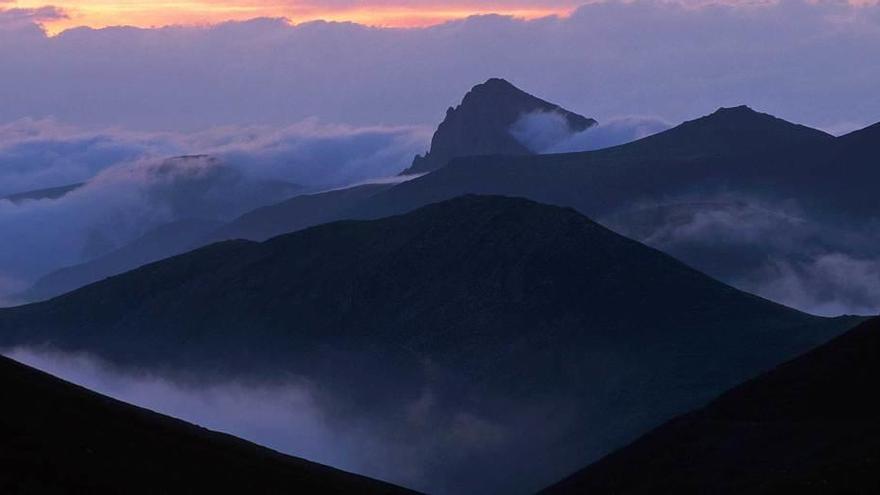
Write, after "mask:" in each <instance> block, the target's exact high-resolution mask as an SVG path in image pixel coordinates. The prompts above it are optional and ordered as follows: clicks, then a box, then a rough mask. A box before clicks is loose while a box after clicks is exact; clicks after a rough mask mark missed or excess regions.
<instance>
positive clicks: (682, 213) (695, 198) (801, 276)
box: [602, 193, 880, 316]
mask: <svg viewBox="0 0 880 495" xmlns="http://www.w3.org/2000/svg"><path fill="white" fill-rule="evenodd" d="M602 222H603V223H605V224H606V225H608V226H610V227H612V228H613V229H615V230H617V231H618V232H621V233H623V234H624V235H628V236H630V237H632V238H635V239H638V240H640V241H642V242H644V243H646V244H648V245H650V246H653V247H656V248H658V249H660V250H662V251H664V252H667V253H669V254H672V255H673V256H676V257H678V258H679V259H687V260H688V262H689V264H690V265H692V266H694V267H695V268H697V269H699V270H702V271H704V272H706V273H710V274H713V275H714V276H716V277H720V278H721V279H722V280H724V281H726V282H727V283H730V284H731V285H733V286H735V287H738V288H740V289H743V290H745V291H747V292H751V293H753V294H757V295H760V296H762V297H765V298H767V299H770V300H773V301H776V302H779V303H782V304H785V305H788V306H791V307H794V308H797V309H800V310H802V311H806V312H809V313H813V314H818V315H824V316H837V315H840V314H866V315H867V314H878V313H880V256H878V255H877V253H876V249H875V246H876V245H877V242H878V238H877V236H876V234H875V233H874V232H876V229H873V228H866V227H865V226H858V225H844V224H840V223H839V222H835V221H826V220H823V217H822V215H816V214H809V213H808V212H806V211H804V209H803V208H802V207H801V206H800V205H798V204H797V203H795V202H793V201H778V200H768V199H762V198H757V197H744V196H741V195H736V194H714V195H700V194H696V193H695V194H694V195H692V196H688V197H678V198H669V199H668V200H666V201H664V202H662V203H657V204H638V205H634V206H633V207H632V208H630V209H629V210H626V211H622V212H618V213H616V214H614V215H611V216H609V217H607V218H604V219H602Z"/></svg>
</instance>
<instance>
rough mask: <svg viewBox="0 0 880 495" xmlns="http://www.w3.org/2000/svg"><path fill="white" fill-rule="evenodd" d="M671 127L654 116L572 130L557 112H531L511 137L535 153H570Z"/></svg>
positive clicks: (521, 118) (511, 128)
mask: <svg viewBox="0 0 880 495" xmlns="http://www.w3.org/2000/svg"><path fill="white" fill-rule="evenodd" d="M671 127H672V124H670V123H668V122H666V121H664V120H662V119H660V118H657V117H639V116H629V117H617V118H612V119H610V120H609V121H607V122H599V123H598V124H597V125H594V126H592V127H589V128H587V129H585V130H583V131H574V130H572V129H571V128H570V127H569V126H568V121H567V120H566V118H565V116H564V115H562V114H560V113H558V112H532V113H527V114H525V115H522V116H520V118H519V119H517V121H516V122H514V123H513V125H511V127H510V134H511V135H513V137H515V138H516V139H517V141H519V142H520V143H522V144H523V145H525V146H526V148H528V149H529V150H531V151H532V152H534V153H539V154H545V153H570V152H578V151H592V150H598V149H602V148H610V147H612V146H617V145H621V144H626V143H629V142H632V141H636V140H638V139H642V138H644V137H648V136H650V135H652V134H657V133H658V132H662V131H665V130H667V129H669V128H671Z"/></svg>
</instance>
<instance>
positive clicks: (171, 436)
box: [0, 356, 413, 495]
mask: <svg viewBox="0 0 880 495" xmlns="http://www.w3.org/2000/svg"><path fill="white" fill-rule="evenodd" d="M0 390H2V391H3V407H2V409H0V438H2V439H3V441H2V442H0V459H2V468H0V493H22V494H25V493H71V494H73V493H82V494H85V493H88V494H94V495H104V494H107V495H109V494H119V493H130V494H137V495H141V494H152V493H167V494H187V493H265V494H268V493H368V494H376V495H378V494H405V493H413V492H410V491H408V490H405V489H403V488H399V487H395V486H393V485H389V484H387V483H382V482H379V481H374V480H371V479H368V478H364V477H362V476H357V475H353V474H349V473H346V472H343V471H339V470H336V469H332V468H329V467H327V466H322V465H320V464H315V463H312V462H308V461H305V460H303V459H298V458H295V457H289V456H286V455H281V454H279V453H277V452H274V451H271V450H269V449H264V448H262V447H258V446H256V445H254V444H251V443H248V442H245V441H243V440H239V439H237V438H235V437H232V436H229V435H224V434H220V433H214V432H212V431H209V430H206V429H204V428H200V427H198V426H195V425H191V424H188V423H185V422H183V421H178V420H176V419H172V418H169V417H167V416H162V415H161V414H156V413H153V412H150V411H147V410H146V409H141V408H138V407H134V406H131V405H128V404H125V403H122V402H119V401H116V400H113V399H110V398H108V397H104V396H101V395H98V394H95V393H92V392H89V391H88V390H86V389H83V388H80V387H77V386H75V385H72V384H70V383H66V382H63V381H61V380H58V379H56V378H53V377H52V376H49V375H47V374H45V373H41V372H39V371H36V370H34V369H31V368H28V367H26V366H23V365H21V364H18V363H16V362H15V361H12V360H10V359H7V358H5V357H2V356H0Z"/></svg>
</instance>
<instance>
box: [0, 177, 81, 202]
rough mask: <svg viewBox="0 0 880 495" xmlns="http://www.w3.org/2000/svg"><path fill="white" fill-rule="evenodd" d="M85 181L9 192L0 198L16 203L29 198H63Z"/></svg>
mask: <svg viewBox="0 0 880 495" xmlns="http://www.w3.org/2000/svg"><path fill="white" fill-rule="evenodd" d="M84 184H85V183H84V182H81V183H78V184H69V185H66V186H58V187H49V188H45V189H36V190H33V191H24V192H20V193H15V194H8V195H6V196H3V197H0V200H3V199H5V200H8V201H11V202H13V203H15V204H18V203H21V202H23V201H29V200H40V199H58V198H61V197H63V196H65V195H67V193H70V192H73V191H75V190H77V189H79V188H80V187H82V186H83V185H84Z"/></svg>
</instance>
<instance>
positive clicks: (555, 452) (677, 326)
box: [0, 196, 852, 493]
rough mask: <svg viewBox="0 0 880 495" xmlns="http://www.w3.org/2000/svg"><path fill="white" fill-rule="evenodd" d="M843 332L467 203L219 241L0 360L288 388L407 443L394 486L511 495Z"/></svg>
mask: <svg viewBox="0 0 880 495" xmlns="http://www.w3.org/2000/svg"><path fill="white" fill-rule="evenodd" d="M851 324H852V320H849V319H824V318H817V317H812V316H809V315H806V314H803V313H799V312H797V311H794V310H792V309H789V308H785V307H782V306H779V305H777V304H774V303H771V302H769V301H766V300H763V299H760V298H758V297H755V296H752V295H749V294H746V293H743V292H740V291H738V290H735V289H733V288H731V287H728V286H725V285H724V284H721V283H719V282H717V281H715V280H713V279H711V278H709V277H707V276H705V275H703V274H701V273H699V272H697V271H695V270H692V269H691V268H688V267H687V266H685V265H683V264H681V263H680V262H678V261H676V260H674V259H672V258H670V257H669V256H666V255H664V254H662V253H660V252H658V251H655V250H653V249H650V248H647V247H645V246H644V245H641V244H639V243H637V242H634V241H631V240H629V239H626V238H624V237H621V236H619V235H617V234H615V233H614V232H611V231H610V230H608V229H606V228H604V227H602V226H600V225H598V224H596V223H594V222H592V221H591V220H589V219H587V218H586V217H584V216H582V215H580V214H578V213H577V212H575V211H573V210H571V209H565V208H559V207H553V206H546V205H541V204H538V203H534V202H531V201H528V200H523V199H514V198H504V197H481V196H466V197H461V198H457V199H453V200H450V201H446V202H442V203H438V204H434V205H430V206H427V207H424V208H421V209H419V210H416V211H414V212H412V213H409V214H406V215H402V216H397V217H391V218H386V219H382V220H376V221H349V222H339V223H333V224H327V225H322V226H319V227H314V228H311V229H307V230H304V231H301V232H297V233H293V234H288V235H284V236H281V237H276V238H274V239H271V240H269V241H266V242H264V243H257V242H249V241H231V242H224V243H219V244H215V245H212V246H209V247H206V248H203V249H200V250H196V251H193V252H190V253H187V254H184V255H181V256H177V257H174V258H171V259H168V260H165V261H162V262H158V263H154V264H151V265H147V266H145V267H143V268H140V269H138V270H135V271H133V272H129V273H126V274H124V275H121V276H117V277H112V278H109V279H107V280H105V281H103V282H99V283H96V284H93V285H91V286H88V287H85V288H83V289H80V290H77V291H74V292H72V293H70V294H67V295H65V296H62V297H59V298H56V299H53V300H50V301H47V302H44V303H38V304H32V305H28V306H22V307H18V308H11V309H6V310H2V311H0V344H6V345H27V344H48V345H50V346H53V347H55V348H58V349H61V350H68V351H83V352H88V353H92V354H97V355H98V356H100V357H102V358H104V359H107V360H110V361H113V362H116V363H118V364H120V365H124V366H128V367H136V368H138V367H139V368H148V369H161V370H166V371H169V370H170V371H176V372H187V373H196V374H200V375H202V376H205V377H209V378H210V377H216V376H221V375H222V376H229V375H232V376H240V375H245V374H247V375H252V376H256V377H261V378H264V379H272V380H277V379H280V378H282V377H285V376H291V375H293V376H297V377H302V378H305V379H307V380H309V381H311V382H313V383H316V384H317V385H318V386H317V388H318V389H319V390H321V391H322V393H323V394H324V395H325V396H326V397H324V398H323V400H324V402H326V403H327V404H328V406H327V407H328V408H330V409H331V410H333V411H334V414H335V415H336V419H337V420H338V421H339V422H340V424H341V425H348V424H353V423H357V424H360V423H363V422H365V423H368V424H370V425H371V428H370V429H371V430H372V431H378V432H379V433H378V434H379V435H380V436H381V438H383V439H385V440H387V441H388V442H389V444H388V446H387V448H388V449H389V450H391V451H395V449H396V448H397V447H395V445H397V444H394V443H393V442H392V441H391V440H392V439H398V440H399V439H405V442H403V444H404V447H405V448H404V447H401V449H402V450H400V455H401V456H403V457H405V458H407V459H408V460H411V458H413V457H415V461H417V462H420V463H422V465H420V469H422V470H423V471H424V474H423V475H420V476H419V478H418V480H415V482H417V483H418V484H416V485H411V484H410V483H409V482H410V481H411V480H409V479H402V480H398V479H394V480H393V481H401V482H402V481H406V483H404V484H407V486H416V487H417V488H426V489H430V490H431V491H432V492H435V493H502V492H506V493H523V492H527V491H529V490H537V489H538V488H540V487H541V486H546V484H548V483H549V482H551V481H553V479H554V478H555V479H558V478H559V477H561V476H562V475H564V474H565V473H566V472H570V471H572V470H573V469H576V468H577V467H579V466H582V465H584V464H586V463H587V462H590V461H591V460H595V459H596V458H598V457H599V456H601V455H604V454H606V453H607V452H609V451H610V450H611V449H613V448H616V447H619V446H622V445H623V444H624V443H625V442H627V441H629V440H631V439H632V438H634V437H635V436H636V435H638V434H639V433H641V432H643V431H645V430H646V429H647V428H650V427H652V426H655V425H657V424H659V423H660V422H661V421H663V420H666V419H668V418H670V417H672V416H673V415H674V414H678V413H681V412H684V411H686V410H688V409H691V408H693V407H696V406H698V405H700V404H702V403H704V402H705V401H707V400H708V399H710V398H711V397H712V396H714V395H716V394H718V393H720V392H721V391H723V390H724V389H727V388H729V387H731V386H733V385H735V384H737V383H739V382H741V381H743V380H745V379H747V378H750V377H751V376H753V375H755V374H756V373H758V372H760V371H763V370H765V369H769V368H770V367H772V366H773V365H775V364H777V363H779V362H781V361H783V360H785V359H788V358H791V357H793V356H794V355H796V354H798V353H801V352H804V351H806V350H808V349H810V348H812V347H814V346H816V345H818V344H820V343H822V342H824V341H826V340H827V339H829V338H831V337H833V336H835V335H837V334H839V333H840V332H842V331H843V330H844V329H845V328H846V327H847V326H849V325H851ZM548 425H549V426H552V427H548ZM523 432H525V433H523ZM407 449H415V451H416V454H412V453H410V451H409V450H407ZM395 452H396V451H395ZM535 452H541V457H540V459H538V460H535V459H534V458H533V456H534V453H535ZM418 456H423V459H419V457H418ZM526 465H528V466H529V469H522V467H523V466H526ZM402 476H403V474H402Z"/></svg>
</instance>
